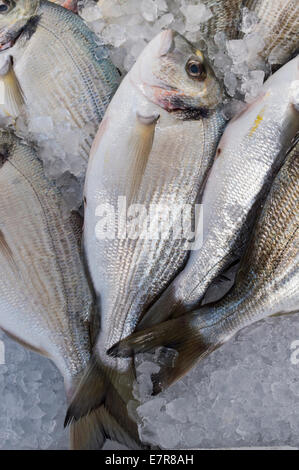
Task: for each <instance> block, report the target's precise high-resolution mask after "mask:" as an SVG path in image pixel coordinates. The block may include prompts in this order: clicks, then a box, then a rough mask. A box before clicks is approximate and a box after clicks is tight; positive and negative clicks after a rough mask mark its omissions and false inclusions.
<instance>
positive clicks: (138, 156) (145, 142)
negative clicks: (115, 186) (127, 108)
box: [125, 113, 159, 203]
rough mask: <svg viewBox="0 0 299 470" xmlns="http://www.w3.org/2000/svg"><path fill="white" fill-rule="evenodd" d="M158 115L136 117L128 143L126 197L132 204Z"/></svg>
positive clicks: (143, 170) (144, 166)
mask: <svg viewBox="0 0 299 470" xmlns="http://www.w3.org/2000/svg"><path fill="white" fill-rule="evenodd" d="M158 119H159V115H153V116H141V115H140V114H138V113H137V115H136V126H135V128H134V131H133V133H132V135H131V139H130V142H129V149H130V156H129V162H130V163H129V168H128V172H127V178H126V181H125V184H126V188H127V190H126V195H127V198H128V203H132V201H133V199H134V197H135V196H136V194H137V191H138V189H139V187H140V185H141V182H142V178H143V175H144V172H145V169H146V165H147V162H148V158H149V155H150V153H151V150H152V146H153V142H154V135H155V129H156V124H157V120H158Z"/></svg>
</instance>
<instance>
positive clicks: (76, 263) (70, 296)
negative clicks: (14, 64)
mask: <svg viewBox="0 0 299 470" xmlns="http://www.w3.org/2000/svg"><path fill="white" fill-rule="evenodd" d="M66 214H67V212H66V211H65V208H64V204H63V200H62V197H61V194H60V192H59V191H58V189H57V188H56V186H55V185H53V183H50V182H49V181H48V180H47V179H46V177H45V175H44V170H43V167H42V164H41V162H40V161H39V159H38V156H37V154H36V152H35V151H34V150H33V149H32V148H31V147H30V146H28V145H26V144H24V143H22V142H21V141H20V139H19V138H17V137H15V136H14V135H13V134H11V133H8V132H5V131H3V130H1V131H0V328H1V329H3V330H4V331H5V332H6V333H7V334H8V335H10V336H11V337H13V339H16V340H17V341H18V342H20V343H21V344H22V345H24V346H26V347H28V348H30V349H32V350H33V351H36V352H39V353H40V354H43V355H44V356H47V357H48V358H50V359H51V360H52V361H53V362H54V363H55V365H56V366H57V368H58V369H59V371H60V372H61V374H62V376H63V377H64V382H65V389H66V395H67V398H68V401H70V399H71V397H72V395H73V393H74V390H75V389H76V386H77V384H78V382H79V381H80V379H81V376H82V373H83V371H84V369H85V367H86V365H87V363H88V361H89V358H90V351H91V346H92V345H91V339H90V332H89V330H90V329H91V328H92V322H93V320H92V316H91V315H92V312H93V308H94V307H93V305H94V302H93V295H92V293H91V291H90V288H89V284H88V282H87V278H86V275H85V270H84V267H83V263H82V260H81V257H80V247H79V239H80V237H81V224H80V223H79V220H78V216H76V215H74V216H69V215H66ZM98 379H99V380H100V381H102V382H104V377H101V376H99V377H98ZM105 384H106V386H107V387H108V386H109V384H107V382H106V381H105ZM109 399H110V400H112V401H113V408H112V411H113V416H112V415H111V414H110V411H109V410H111V405H110V404H109V403H105V404H104V406H103V407H101V408H99V409H98V410H96V411H95V412H94V413H92V414H91V415H90V416H89V417H87V418H86V419H84V420H81V421H80V422H78V423H74V424H73V425H72V427H71V447H72V448H75V449H79V448H80V449H88V448H93V449H97V448H99V447H101V445H102V444H103V442H104V441H105V438H106V437H105V436H111V437H112V438H115V439H120V440H121V441H122V442H125V443H126V444H128V445H132V446H133V447H138V445H139V444H137V443H136V442H135V440H137V442H138V441H139V438H138V433H137V429H135V428H134V426H135V425H134V423H133V422H131V420H130V419H129V418H127V413H126V408H125V407H124V406H123V403H122V400H120V398H119V397H118V396H117V394H116V393H115V392H114V390H113V389H112V387H109ZM118 403H119V405H118ZM117 409H118V410H117ZM116 410H117V411H116ZM118 411H119V412H120V417H119V419H118V417H117V416H116V414H117V412H118ZM119 423H126V424H125V426H126V428H125V429H126V430H125V431H122V430H121V429H122V428H121V427H120V424H119ZM127 429H128V430H127ZM134 433H135V434H134ZM128 434H130V435H131V436H133V437H130V436H129V435H128ZM134 436H135V438H136V439H135V440H134Z"/></svg>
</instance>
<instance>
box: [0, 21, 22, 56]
mask: <svg viewBox="0 0 299 470" xmlns="http://www.w3.org/2000/svg"><path fill="white" fill-rule="evenodd" d="M24 29H25V27H24V28H22V29H20V31H19V32H18V33H16V34H14V35H13V34H12V33H9V32H7V30H6V31H2V32H1V33H0V52H2V51H6V50H7V49H10V48H11V47H13V46H14V45H15V43H16V42H17V40H18V39H19V37H20V36H21V34H22V33H23V31H24Z"/></svg>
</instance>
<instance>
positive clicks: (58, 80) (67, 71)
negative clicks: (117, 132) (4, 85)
mask: <svg viewBox="0 0 299 470" xmlns="http://www.w3.org/2000/svg"><path fill="white" fill-rule="evenodd" d="M6 4H7V6H8V9H7V10H6V11H0V43H1V45H2V49H4V50H3V52H2V53H1V54H0V58H1V56H2V57H3V56H4V57H6V56H7V55H8V56H11V57H12V60H13V68H14V72H15V77H16V79H17V81H18V85H19V87H18V88H20V89H21V90H22V96H23V100H24V103H25V117H26V121H27V122H29V124H30V123H32V122H36V121H34V119H35V120H36V119H38V118H41V119H45V118H46V124H45V125H44V126H41V128H40V129H39V128H37V129H36V128H35V127H36V124H33V126H32V125H31V124H30V125H29V128H28V126H27V125H26V126H22V127H21V125H18V123H17V126H16V128H17V130H18V133H20V134H21V135H23V136H24V137H25V138H26V139H27V140H28V139H29V140H31V141H34V142H38V143H39V144H40V145H41V146H42V148H46V149H48V147H49V146H50V150H51V154H53V164H52V166H51V168H47V170H48V172H49V174H51V176H54V177H56V176H58V175H60V174H61V173H62V172H63V170H64V169H65V172H67V171H69V172H71V173H72V174H73V175H76V176H78V175H79V176H80V175H82V174H83V173H84V169H85V168H86V165H87V160H88V156H89V152H90V147H91V144H92V141H93V138H94V136H95V134H96V131H97V128H98V126H99V123H100V121H101V119H102V117H103V115H104V112H105V110H106V108H107V106H108V104H109V102H110V100H111V97H112V96H113V94H114V92H115V90H116V88H117V86H118V84H119V80H120V77H119V73H118V71H117V70H116V68H115V67H114V66H113V64H112V63H111V61H110V59H109V53H108V50H107V49H106V48H105V46H104V45H103V44H102V43H101V41H100V39H99V38H98V37H97V36H96V35H95V34H94V33H93V32H92V31H91V30H90V29H89V28H88V27H87V26H86V25H85V23H84V21H83V20H82V19H81V18H79V16H77V15H74V14H73V13H72V12H70V11H68V10H66V9H65V8H62V7H60V6H59V5H55V4H54V3H51V2H47V1H43V0H42V1H38V0H30V1H27V0H18V1H16V2H15V1H10V0H8V1H6ZM10 83H12V82H11V81H10ZM15 89H16V86H12V89H11V92H10V93H9V96H10V97H12V99H13V97H14V96H15V93H14V90H15ZM17 101H19V100H17ZM9 104H10V101H9V102H8V106H9ZM44 134H46V136H47V137H48V138H47V139H46V140H45V139H44V138H43V139H42V137H43V135H44ZM57 160H58V161H59V162H60V166H59V167H58V169H57V166H58V162H57Z"/></svg>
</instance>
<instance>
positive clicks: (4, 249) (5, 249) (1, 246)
mask: <svg viewBox="0 0 299 470" xmlns="http://www.w3.org/2000/svg"><path fill="white" fill-rule="evenodd" d="M0 254H2V255H3V256H4V258H5V259H6V260H7V261H8V263H9V265H10V267H11V268H12V270H13V271H14V272H16V273H18V268H17V265H16V262H15V260H14V257H13V253H12V251H11V248H10V246H9V245H8V243H7V241H6V239H5V236H4V233H3V232H2V231H1V230H0Z"/></svg>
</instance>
